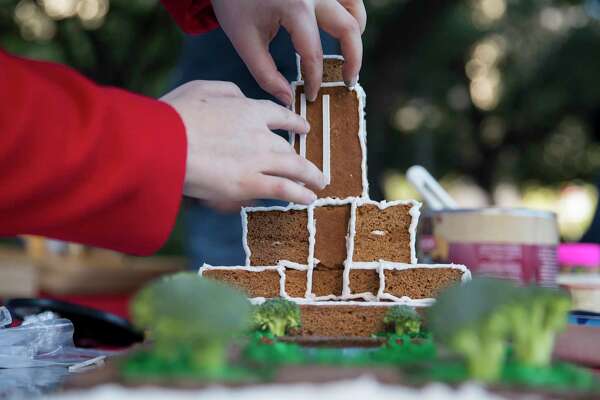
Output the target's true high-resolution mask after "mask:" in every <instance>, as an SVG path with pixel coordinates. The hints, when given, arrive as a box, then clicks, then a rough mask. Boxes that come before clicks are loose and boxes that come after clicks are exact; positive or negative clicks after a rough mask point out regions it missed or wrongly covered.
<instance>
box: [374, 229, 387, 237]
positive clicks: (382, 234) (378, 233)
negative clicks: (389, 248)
mask: <svg viewBox="0 0 600 400" xmlns="http://www.w3.org/2000/svg"><path fill="white" fill-rule="evenodd" d="M371 235H375V236H385V235H386V231H379V230H374V231H371Z"/></svg>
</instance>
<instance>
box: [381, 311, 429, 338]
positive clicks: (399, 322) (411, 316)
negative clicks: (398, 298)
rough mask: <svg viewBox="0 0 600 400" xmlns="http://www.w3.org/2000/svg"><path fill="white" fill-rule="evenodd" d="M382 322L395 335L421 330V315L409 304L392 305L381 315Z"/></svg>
mask: <svg viewBox="0 0 600 400" xmlns="http://www.w3.org/2000/svg"><path fill="white" fill-rule="evenodd" d="M383 323H384V324H385V325H386V326H388V327H390V328H392V329H393V330H394V332H395V333H396V335H398V336H401V335H416V334H418V333H419V332H420V331H421V316H420V315H419V314H418V313H417V312H416V311H415V309H414V308H412V307H409V306H405V305H402V306H392V307H390V309H389V310H388V311H387V312H386V314H385V316H384V317H383Z"/></svg>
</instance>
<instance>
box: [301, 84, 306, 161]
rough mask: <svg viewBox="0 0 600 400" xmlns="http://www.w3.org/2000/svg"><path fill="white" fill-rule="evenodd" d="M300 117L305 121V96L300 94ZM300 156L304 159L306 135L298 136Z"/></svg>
mask: <svg viewBox="0 0 600 400" xmlns="http://www.w3.org/2000/svg"><path fill="white" fill-rule="evenodd" d="M300 116H301V117H302V118H304V119H306V95H305V94H304V93H301V94H300ZM300 156H301V157H304V158H306V134H302V135H300Z"/></svg>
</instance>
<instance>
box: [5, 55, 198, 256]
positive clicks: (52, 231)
mask: <svg viewBox="0 0 600 400" xmlns="http://www.w3.org/2000/svg"><path fill="white" fill-rule="evenodd" d="M0 71H2V72H1V73H0V188H1V189H0V236H13V235H17V234H33V235H41V236H47V237H52V238H56V239H62V240H68V241H73V242H79V243H84V244H89V245H94V246H99V247H106V248H111V249H114V250H118V251H123V252H128V253H134V254H140V255H142V254H149V253H152V252H154V251H156V250H157V249H158V248H159V247H160V246H161V245H162V243H163V242H164V241H165V240H166V238H167V237H168V234H169V232H170V231H171V229H172V226H173V223H174V221H175V217H176V214H177V211H178V208H179V202H180V199H181V194H182V187H183V179H184V175H185V162H186V152H187V150H186V147H187V144H186V135H185V128H184V126H183V123H182V121H181V119H180V118H179V115H178V114H177V113H176V112H175V110H173V109H172V108H171V107H170V106H169V105H167V104H165V103H161V102H159V101H156V100H153V99H150V98H146V97H142V96H138V95H135V94H131V93H127V92H125V91H122V90H119V89H115V88H104V87H99V86H97V85H94V84H93V83H91V82H89V81H88V80H87V79H85V78H83V77H81V76H80V75H78V74H77V73H75V72H74V71H72V70H70V69H69V68H67V67H64V66H62V65H57V64H51V63H44V62H36V61H29V60H24V59H20V58H17V57H13V56H10V55H8V54H6V53H4V52H2V50H0Z"/></svg>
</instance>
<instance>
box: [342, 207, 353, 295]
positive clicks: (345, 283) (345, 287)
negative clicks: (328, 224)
mask: <svg viewBox="0 0 600 400" xmlns="http://www.w3.org/2000/svg"><path fill="white" fill-rule="evenodd" d="M355 234H356V199H355V198H354V199H352V203H351V206H350V220H349V221H348V233H347V234H346V261H344V274H343V278H342V297H348V296H351V293H350V266H351V265H352V254H354V236H355Z"/></svg>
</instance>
